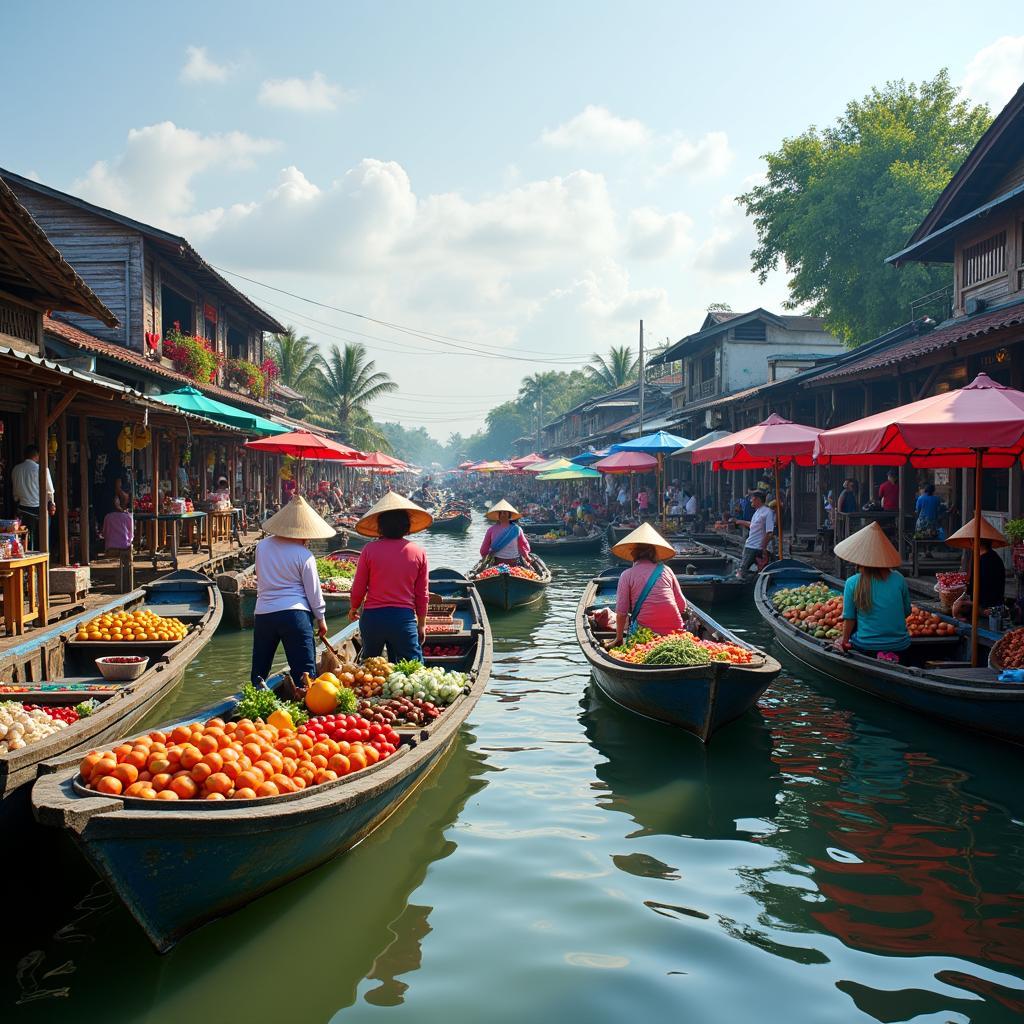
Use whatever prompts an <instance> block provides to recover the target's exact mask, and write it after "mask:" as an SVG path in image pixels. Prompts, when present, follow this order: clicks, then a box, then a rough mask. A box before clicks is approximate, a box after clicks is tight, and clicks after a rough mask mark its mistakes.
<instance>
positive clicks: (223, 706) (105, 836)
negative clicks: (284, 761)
mask: <svg viewBox="0 0 1024 1024" xmlns="http://www.w3.org/2000/svg"><path fill="white" fill-rule="evenodd" d="M430 588H431V591H432V592H433V593H437V594H440V595H442V596H443V597H444V598H445V600H446V601H449V602H452V603H454V604H455V605H456V608H457V613H458V614H460V615H461V616H462V618H463V619H464V621H465V623H466V624H467V625H468V626H469V636H468V637H467V638H466V643H465V653H464V656H463V657H462V658H461V659H459V660H458V663H457V664H453V663H452V660H451V659H446V660H445V662H444V664H445V666H446V667H449V668H457V669H460V670H461V671H466V672H468V673H469V674H470V676H471V685H470V686H468V687H467V692H466V693H464V694H463V695H462V696H460V697H459V698H458V699H457V700H456V701H455V702H454V703H453V704H451V705H450V706H449V707H448V708H447V709H446V710H445V712H444V713H443V714H442V715H441V716H440V717H438V718H437V719H436V720H435V721H434V722H433V723H432V724H431V725H430V726H429V727H427V728H423V729H416V730H407V731H404V732H403V734H402V745H401V746H400V747H399V748H398V750H397V751H396V753H395V754H393V755H392V756H391V757H389V758H387V759H385V760H384V761H380V762H378V763H377V764H376V765H373V766H371V767H369V768H366V769H363V770H362V771H360V772H358V773H356V774H353V775H348V776H343V777H342V778H340V779H338V780H337V781H335V782H328V783H324V784H322V785H320V786H315V787H311V788H309V789H306V790H302V791H300V792H297V793H292V794H288V795H283V796H279V797H274V798H266V799H262V800H229V801H220V802H213V801H205V800H189V801H175V802H170V801H168V802H166V803H163V802H160V801H149V800H139V799H136V798H125V797H104V796H100V795H98V794H97V793H94V792H92V791H90V790H87V789H84V788H83V787H81V786H80V785H79V783H78V782H77V775H78V766H77V759H74V760H71V761H68V760H64V761H62V762H59V763H51V764H48V765H47V766H46V771H47V774H45V775H42V776H41V777H40V779H39V781H38V782H37V783H36V785H35V787H34V789H33V792H32V804H33V810H34V812H35V815H36V818H37V819H38V820H39V821H40V822H41V823H42V824H44V825H49V826H53V827H56V828H60V829H63V830H65V831H66V832H68V833H69V834H70V836H71V838H72V839H73V840H74V842H75V843H76V845H77V846H78V847H79V849H80V850H81V851H82V853H83V854H84V855H85V857H86V859H87V860H88V861H89V862H90V863H91V864H92V865H93V867H94V868H95V869H96V870H97V871H98V872H99V874H100V876H101V877H102V878H103V879H104V880H105V881H106V882H107V883H108V884H109V885H110V887H111V888H112V889H113V890H114V892H116V893H117V895H118V896H119V897H120V899H121V900H122V901H123V902H124V904H125V906H126V907H127V908H128V910H129V911H130V912H131V914H132V915H133V916H134V917H135V919H136V921H138V923H139V924H140V925H141V927H142V929H143V931H145V933H146V935H147V936H148V937H149V939H150V941H151V942H152V943H153V945H154V946H155V947H156V948H157V949H158V950H159V951H160V952H165V951H166V950H168V949H170V948H171V946H173V945H174V944H175V943H176V942H177V941H179V940H180V939H181V938H182V937H183V936H185V935H187V934H188V933H189V932H191V931H193V930H194V929H196V928H197V927H199V926H200V925H202V924H204V923H205V922H207V921H210V920H213V919H214V918H218V917H223V916H224V915H226V914H229V913H231V911H233V910H236V909H237V908H239V907H241V906H244V905H246V904H248V903H250V902H252V900H254V899H256V898H258V897H259V896H261V895H263V894H264V893H267V892H270V891H271V890H273V889H276V888H279V887H280V886H282V885H285V884H286V883H287V882H289V881H291V880H292V879H293V878H297V877H298V876H299V875H302V874H304V873H306V872H308V871H311V870H312V869H313V868H315V867H317V866H319V865H320V864H322V863H324V862H325V861H327V860H329V859H331V858H332V857H334V856H335V855H336V854H339V853H341V852H342V851H344V850H346V849H348V848H349V847H351V846H353V845H354V844H356V843H358V842H359V841H360V840H361V839H362V838H363V837H364V836H366V835H368V834H369V833H370V832H372V831H373V829H375V828H376V827H377V826H378V825H379V824H380V823H381V822H382V821H384V820H385V819H386V818H387V817H388V816H389V815H390V814H392V813H393V812H394V811H395V810H396V809H397V808H398V807H399V806H400V805H401V804H402V802H403V801H404V800H405V799H406V798H408V797H409V796H410V794H412V793H413V792H414V791H415V790H416V787H417V786H418V785H419V784H420V783H421V782H423V780H424V779H425V778H426V777H427V776H428V775H429V774H430V772H431V771H432V770H433V769H434V768H435V767H436V766H437V765H438V763H439V762H440V761H441V759H442V758H443V756H444V754H445V753H446V751H447V750H448V749H449V747H450V746H451V745H452V743H453V742H454V740H455V738H456V737H457V736H458V735H459V732H460V730H461V728H462V726H463V724H464V723H465V721H466V719H467V718H468V717H469V715H470V713H471V712H472V710H473V708H474V707H475V705H476V702H477V700H478V699H479V697H480V695H481V694H482V693H483V691H484V689H485V688H486V686H487V681H488V679H489V677H490V669H491V653H492V642H491V631H490V626H489V625H488V622H487V615H486V612H485V611H484V607H483V604H482V602H481V601H480V597H479V595H478V593H477V591H476V588H475V587H474V586H473V585H472V583H471V582H470V581H469V580H467V579H466V577H464V576H462V575H461V574H459V573H457V572H455V571H454V570H449V569H440V570H434V571H433V572H432V573H431V574H430ZM358 639H359V638H358V623H352V624H351V625H349V626H348V627H347V628H346V629H344V630H342V631H341V632H340V633H339V634H337V635H336V636H335V637H334V638H333V641H334V643H335V644H339V643H343V642H345V641H349V640H351V641H353V642H355V643H356V644H357V645H358ZM268 685H271V686H272V687H275V688H280V687H282V686H284V685H286V680H285V678H284V677H282V676H277V677H275V678H273V679H271V680H270V681H269V684H268ZM233 708H234V698H229V699H227V700H224V701H221V702H219V703H217V704H215V705H214V706H212V707H209V708H207V709H205V710H204V711H202V712H200V713H199V714H198V715H196V716H195V718H198V719H209V718H212V717H215V716H220V717H225V716H229V715H230V714H231V713H232V711H233ZM192 720H193V718H191V717H190V718H189V719H186V720H185V721H192ZM177 724H181V723H180V722H172V723H168V724H167V725H164V726H163V727H162V728H163V729H164V730H165V731H166V730H167V729H171V728H173V727H174V725H177Z"/></svg>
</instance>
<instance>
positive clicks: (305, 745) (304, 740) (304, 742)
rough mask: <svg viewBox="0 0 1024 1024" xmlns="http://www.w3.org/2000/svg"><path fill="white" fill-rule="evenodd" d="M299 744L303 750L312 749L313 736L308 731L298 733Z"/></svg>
mask: <svg viewBox="0 0 1024 1024" xmlns="http://www.w3.org/2000/svg"><path fill="white" fill-rule="evenodd" d="M298 739H299V746H300V747H302V749H303V750H304V751H305V750H312V749H313V737H312V736H310V735H309V733H308V732H303V733H299V737H298Z"/></svg>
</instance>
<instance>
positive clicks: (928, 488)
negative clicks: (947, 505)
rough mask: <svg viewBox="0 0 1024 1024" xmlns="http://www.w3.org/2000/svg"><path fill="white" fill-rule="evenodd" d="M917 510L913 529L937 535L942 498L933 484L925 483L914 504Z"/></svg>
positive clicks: (920, 532)
mask: <svg viewBox="0 0 1024 1024" xmlns="http://www.w3.org/2000/svg"><path fill="white" fill-rule="evenodd" d="M914 510H915V511H916V512H917V523H916V525H915V531H916V532H917V533H919V534H922V535H930V536H933V537H936V536H938V533H939V516H940V515H942V499H941V498H940V497H939V496H938V495H937V494H936V493H935V484H925V485H924V487H923V488H922V489H921V493H920V494H919V495H918V496H917V503H916V504H915V505H914Z"/></svg>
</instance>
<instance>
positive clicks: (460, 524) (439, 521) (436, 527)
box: [427, 511, 473, 533]
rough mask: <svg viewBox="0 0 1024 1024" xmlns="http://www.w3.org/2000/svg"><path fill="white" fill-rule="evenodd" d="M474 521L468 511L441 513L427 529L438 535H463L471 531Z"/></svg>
mask: <svg viewBox="0 0 1024 1024" xmlns="http://www.w3.org/2000/svg"><path fill="white" fill-rule="evenodd" d="M472 521H473V517H472V515H471V513H470V512H468V511H464V512H460V511H451V512H439V513H438V514H437V515H436V516H435V517H434V521H433V522H432V523H431V524H430V526H429V527H427V529H429V530H433V531H434V532H436V533H462V532H463V531H464V530H468V529H469V524H470V523H471V522H472Z"/></svg>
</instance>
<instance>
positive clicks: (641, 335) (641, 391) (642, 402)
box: [638, 320, 644, 437]
mask: <svg viewBox="0 0 1024 1024" xmlns="http://www.w3.org/2000/svg"><path fill="white" fill-rule="evenodd" d="M638 436H640V437H643V436H644V322H643V320H641V321H640V434H639V435H638Z"/></svg>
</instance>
